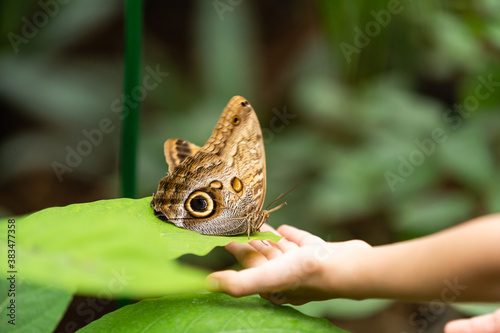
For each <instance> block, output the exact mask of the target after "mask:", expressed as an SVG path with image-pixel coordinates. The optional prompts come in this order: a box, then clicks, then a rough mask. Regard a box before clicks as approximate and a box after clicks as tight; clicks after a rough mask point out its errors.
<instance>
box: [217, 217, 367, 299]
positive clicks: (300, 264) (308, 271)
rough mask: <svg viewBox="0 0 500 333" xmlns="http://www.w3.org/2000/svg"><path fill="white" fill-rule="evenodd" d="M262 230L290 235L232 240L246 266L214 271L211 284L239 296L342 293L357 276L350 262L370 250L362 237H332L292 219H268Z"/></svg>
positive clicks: (319, 296)
mask: <svg viewBox="0 0 500 333" xmlns="http://www.w3.org/2000/svg"><path fill="white" fill-rule="evenodd" d="M261 230H262V231H273V232H275V233H277V234H279V235H282V236H284V237H285V238H284V239H281V240H280V241H279V242H277V243H273V242H263V241H252V242H250V243H248V244H238V243H230V244H228V245H227V246H226V249H227V250H228V251H229V252H231V253H232V254H233V255H234V256H235V257H236V259H237V260H238V262H239V263H240V264H241V265H242V266H243V267H244V268H245V269H244V270H241V271H239V272H236V271H230V270H228V271H221V272H215V273H213V274H211V275H209V277H208V285H209V287H208V288H209V290H211V291H215V292H224V293H227V294H229V295H232V296H236V297H240V296H247V295H252V294H257V293H258V294H260V295H261V296H262V297H263V298H265V299H267V300H269V301H271V302H273V303H277V304H283V303H291V304H294V305H299V304H304V303H307V302H309V301H318V300H325V299H330V298H334V297H341V296H342V295H343V293H344V292H345V291H346V290H345V289H346V288H344V286H343V285H344V284H345V283H346V281H348V280H349V279H350V278H352V277H350V276H348V274H346V272H348V269H347V268H348V267H349V263H350V262H353V261H356V258H359V256H362V255H363V254H364V253H366V252H367V251H371V246H370V245H368V244H367V243H365V242H363V241H359V240H354V241H348V242H341V243H327V242H325V241H324V240H322V239H321V238H319V237H317V236H314V235H312V234H310V233H308V232H305V231H302V230H299V229H296V228H294V227H291V226H287V225H283V226H281V227H279V228H278V230H277V231H276V230H274V229H273V228H271V227H270V226H268V225H264V226H263V227H262V228H261ZM351 296H352V295H351ZM354 297H355V296H354Z"/></svg>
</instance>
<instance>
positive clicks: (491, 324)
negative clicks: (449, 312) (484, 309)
mask: <svg viewBox="0 0 500 333" xmlns="http://www.w3.org/2000/svg"><path fill="white" fill-rule="evenodd" d="M444 332H445V333H495V332H500V310H497V311H495V312H494V313H490V314H486V315H482V316H478V317H474V318H470V319H458V320H454V321H451V322H449V323H448V324H446V327H445V328H444Z"/></svg>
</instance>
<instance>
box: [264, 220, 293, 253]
mask: <svg viewBox="0 0 500 333" xmlns="http://www.w3.org/2000/svg"><path fill="white" fill-rule="evenodd" d="M261 231H271V232H273V233H275V234H276V235H278V236H282V235H281V234H280V233H279V232H278V231H276V229H274V228H273V227H271V226H270V225H269V224H267V223H265V224H263V225H262V227H261ZM270 244H271V246H274V247H276V248H278V249H279V250H280V251H281V252H283V253H284V252H288V251H290V250H293V249H296V248H298V246H297V244H295V243H293V242H290V241H289V240H287V239H286V238H282V239H280V240H279V241H278V242H277V243H274V242H271V243H270Z"/></svg>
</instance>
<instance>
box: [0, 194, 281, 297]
mask: <svg viewBox="0 0 500 333" xmlns="http://www.w3.org/2000/svg"><path fill="white" fill-rule="evenodd" d="M149 201H150V198H143V199H138V200H134V199H115V200H102V201H97V202H91V203H85V204H75V205H69V206H66V207H55V208H48V209H45V210H42V211H40V212H37V213H34V214H32V215H29V216H27V217H24V218H21V219H18V220H17V226H18V227H17V234H19V235H20V236H19V238H18V239H19V240H18V243H17V251H18V257H19V262H20V263H22V271H23V275H24V276H25V277H26V279H27V280H28V281H33V282H37V283H41V284H47V285H48V284H56V285H58V286H60V287H61V288H64V289H68V290H73V289H74V288H76V290H77V291H78V292H81V293H86V294H92V295H96V296H100V297H112V296H115V295H127V296H135V297H145V296H152V295H156V296H157V295H163V294H165V293H181V292H188V291H194V290H201V289H203V286H204V278H205V276H206V274H207V272H205V271H203V270H201V269H195V268H191V267H189V266H186V265H181V264H180V263H178V262H177V261H174V259H175V258H177V257H179V256H181V255H183V254H188V253H191V254H196V255H205V254H207V253H208V252H210V251H211V250H212V249H213V248H214V247H215V246H224V245H226V244H228V243H229V242H232V241H237V242H241V243H244V242H248V241H249V239H248V237H247V235H243V236H237V237H216V236H205V235H201V234H198V233H196V232H193V231H189V230H184V229H180V228H177V227H176V226H174V225H172V224H171V223H165V222H162V221H160V220H159V219H157V218H156V217H155V216H154V215H153V211H152V209H151V207H150V206H149ZM5 230H7V228H6V226H2V231H5ZM252 239H269V240H273V241H276V240H278V239H279V237H278V236H276V235H274V234H272V233H269V232H268V233H256V234H254V235H252V237H251V238H250V240H252ZM2 274H5V273H2ZM2 276H3V275H2Z"/></svg>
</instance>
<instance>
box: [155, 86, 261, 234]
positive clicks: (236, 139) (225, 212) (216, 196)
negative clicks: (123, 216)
mask: <svg viewBox="0 0 500 333" xmlns="http://www.w3.org/2000/svg"><path fill="white" fill-rule="evenodd" d="M164 151H165V158H166V160H167V163H168V164H169V174H167V175H166V176H165V177H164V178H162V179H161V180H160V182H159V184H158V190H157V192H156V193H155V194H154V195H153V199H152V201H151V206H152V207H153V209H154V212H155V215H156V216H157V217H159V218H160V219H162V220H164V221H168V222H171V223H174V224H175V225H176V226H178V227H181V228H184V229H189V230H194V231H197V232H199V233H202V234H207V235H227V236H229V235H239V234H242V233H248V235H250V234H251V233H252V232H255V231H258V230H259V229H260V227H261V226H262V224H263V223H264V222H265V221H267V219H268V218H269V212H270V211H266V210H262V206H263V203H264V198H265V192H266V165H265V152H264V142H263V139H262V131H261V128H260V124H259V121H258V119H257V115H256V114H255V112H254V110H253V108H252V106H251V105H250V103H249V102H248V101H247V100H246V99H244V98H243V97H241V96H235V97H233V98H232V99H231V100H230V101H229V103H228V104H227V106H226V108H225V109H224V111H223V112H222V115H221V116H220V118H219V122H218V123H217V125H216V126H215V128H214V130H213V132H212V135H211V137H210V138H209V139H208V140H207V142H206V143H205V145H203V147H198V146H196V145H194V144H192V143H190V142H188V141H185V140H180V139H169V140H167V141H166V142H165V145H164Z"/></svg>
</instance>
